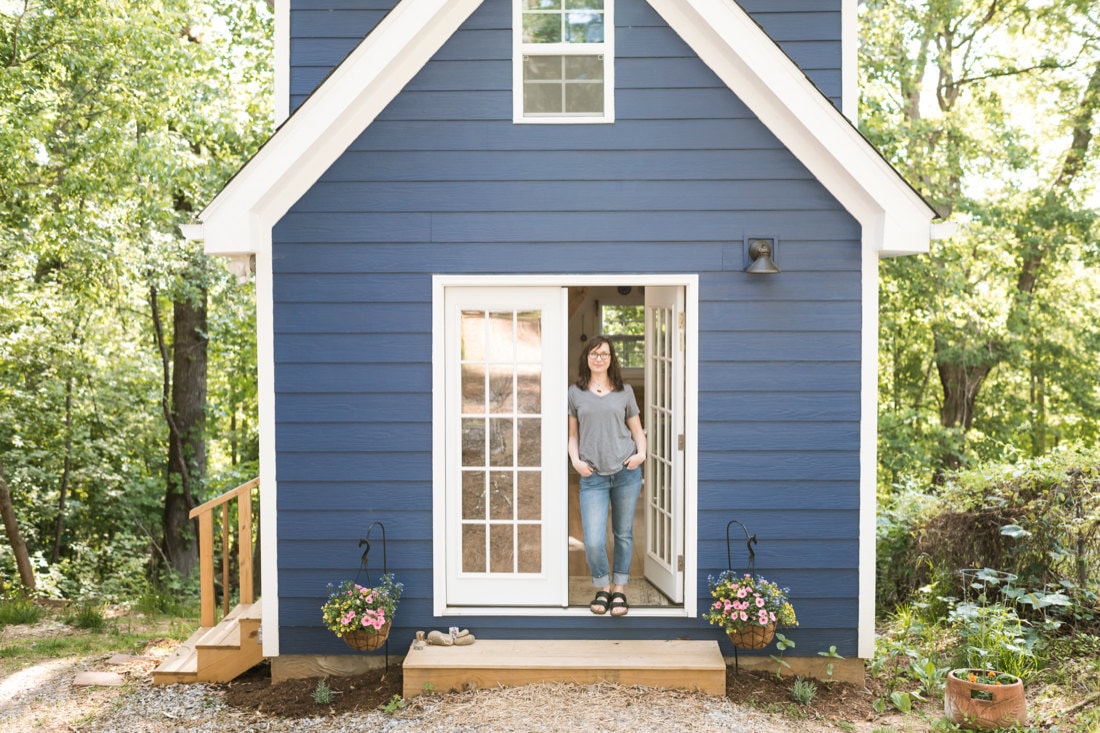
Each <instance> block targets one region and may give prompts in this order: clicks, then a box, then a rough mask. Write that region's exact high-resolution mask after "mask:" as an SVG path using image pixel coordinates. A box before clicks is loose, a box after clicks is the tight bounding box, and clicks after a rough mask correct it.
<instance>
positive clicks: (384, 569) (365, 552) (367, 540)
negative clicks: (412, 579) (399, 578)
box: [355, 522, 390, 674]
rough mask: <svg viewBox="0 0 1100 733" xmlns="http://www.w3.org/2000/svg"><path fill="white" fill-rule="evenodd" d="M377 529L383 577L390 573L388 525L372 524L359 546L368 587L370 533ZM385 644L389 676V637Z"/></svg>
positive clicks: (356, 575)
mask: <svg viewBox="0 0 1100 733" xmlns="http://www.w3.org/2000/svg"><path fill="white" fill-rule="evenodd" d="M375 527H378V529H380V530H382V575H385V574H386V573H388V572H389V567H388V565H387V563H386V525H384V524H382V523H381V522H371V524H370V526H369V527H367V536H366V537H363V538H362V539H360V540H359V546H360V547H362V548H364V549H363V557H362V559H360V560H359V573H362V574H364V575H365V576H366V580H367V585H370V584H371V582H370V569H369V568H368V562H367V556H368V555H370V533H371V530H372V529H374V528H375ZM359 573H356V574H355V580H356V582H358V580H359ZM384 643H385V645H386V674H389V671H390V639H389V637H388V636H387V637H386V641H385V642H384Z"/></svg>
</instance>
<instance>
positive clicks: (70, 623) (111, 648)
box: [0, 603, 198, 677]
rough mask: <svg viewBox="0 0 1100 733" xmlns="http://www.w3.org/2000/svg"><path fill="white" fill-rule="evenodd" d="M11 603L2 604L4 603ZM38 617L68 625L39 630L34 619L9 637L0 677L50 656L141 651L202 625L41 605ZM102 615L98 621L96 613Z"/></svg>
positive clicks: (0, 654)
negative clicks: (56, 609)
mask: <svg viewBox="0 0 1100 733" xmlns="http://www.w3.org/2000/svg"><path fill="white" fill-rule="evenodd" d="M4 605H7V604H6V603H5V604H0V607H2V606H4ZM38 610H39V611H40V613H39V614H38V616H37V620H36V622H37V621H54V622H63V623H66V626H65V628H63V629H62V628H54V629H46V630H45V631H43V632H42V633H36V632H35V629H34V623H35V622H32V623H25V624H22V625H23V626H26V627H27V628H26V629H21V630H20V633H18V634H15V635H13V637H12V638H9V639H8V640H7V642H6V644H5V645H4V646H3V647H2V648H0V677H2V676H4V675H7V674H10V673H12V672H15V671H17V670H20V669H23V668H25V667H28V666H30V665H33V664H37V663H39V662H43V661H46V660H49V659H61V658H65V657H75V656H88V655H99V654H105V655H110V654H116V653H118V654H140V653H141V652H142V651H143V650H144V649H145V647H146V645H147V644H148V643H149V641H150V640H152V639H158V638H169V639H176V640H179V641H183V640H185V639H186V638H187V637H188V636H190V635H191V633H192V632H193V631H194V630H195V628H196V627H197V626H198V615H197V614H196V615H195V617H194V618H178V617H175V616H166V615H154V616H127V617H120V618H110V619H107V618H104V617H103V616H102V614H100V613H98V612H97V613H92V614H83V613H80V612H79V611H80V609H77V612H76V613H69V612H65V611H62V612H58V613H56V614H54V613H52V612H49V611H47V610H44V609H41V608H39V609H38ZM97 616H98V619H99V620H98V621H96V620H95V619H96V617H97Z"/></svg>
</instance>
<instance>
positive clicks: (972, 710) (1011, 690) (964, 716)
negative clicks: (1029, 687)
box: [943, 669, 1027, 730]
mask: <svg viewBox="0 0 1100 733" xmlns="http://www.w3.org/2000/svg"><path fill="white" fill-rule="evenodd" d="M955 672H959V673H960V674H963V675H964V676H963V677H958V676H956V675H955ZM971 672H973V673H974V675H975V676H976V677H977V678H978V679H983V678H985V677H986V676H987V673H988V670H984V669H968V670H962V669H959V670H952V671H951V672H949V673H948V674H947V685H946V686H945V687H944V691H943V711H944V714H945V715H946V716H947V717H948V718H949V719H950V720H951V721H952V722H954V723H958V724H959V725H961V726H963V727H964V728H969V729H971V730H989V729H996V728H1010V727H1012V726H1014V725H1019V726H1022V725H1026V724H1027V700H1026V699H1025V698H1024V683H1023V681H1022V680H1020V678H1019V677H1015V678H1013V679H1015V680H1016V682H1015V683H1013V684H1011V685H986V684H982V683H981V682H971V681H970V680H968V679H966V677H965V675H966V674H968V673H971Z"/></svg>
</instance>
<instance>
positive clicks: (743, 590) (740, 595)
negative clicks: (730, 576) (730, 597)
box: [737, 588, 749, 598]
mask: <svg viewBox="0 0 1100 733" xmlns="http://www.w3.org/2000/svg"><path fill="white" fill-rule="evenodd" d="M748 594H749V589H748V588H738V589H737V597H738V598H744V597H745V596H747V595H748Z"/></svg>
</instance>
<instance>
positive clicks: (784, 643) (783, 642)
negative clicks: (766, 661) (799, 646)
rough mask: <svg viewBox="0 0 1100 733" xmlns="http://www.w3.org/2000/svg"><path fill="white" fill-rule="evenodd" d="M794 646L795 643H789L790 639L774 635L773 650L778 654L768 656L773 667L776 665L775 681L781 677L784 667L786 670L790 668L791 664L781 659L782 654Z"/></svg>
mask: <svg viewBox="0 0 1100 733" xmlns="http://www.w3.org/2000/svg"><path fill="white" fill-rule="evenodd" d="M794 646H795V643H794V642H793V641H791V640H790V639H788V638H787V637H786V636H784V635H783V634H776V635H775V649H776V651H777V652H779V653H778V654H771V655H769V656H770V657H771V660H772V661H773V662H775V665H776V666H775V676H776V679H778V678H780V677H782V676H783V668H784V667H786V668H787V669H790V668H791V663H790V662H788V661H787V660H786V659H784V658H783V652H785V651H787V650H788V649H793V648H794Z"/></svg>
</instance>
